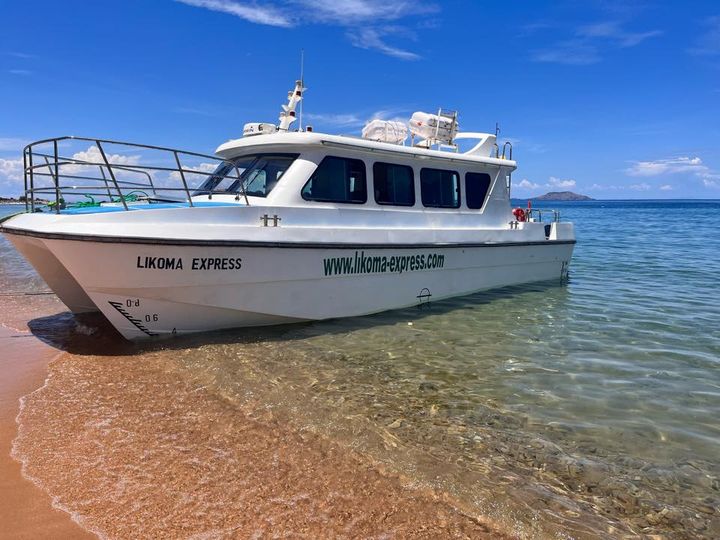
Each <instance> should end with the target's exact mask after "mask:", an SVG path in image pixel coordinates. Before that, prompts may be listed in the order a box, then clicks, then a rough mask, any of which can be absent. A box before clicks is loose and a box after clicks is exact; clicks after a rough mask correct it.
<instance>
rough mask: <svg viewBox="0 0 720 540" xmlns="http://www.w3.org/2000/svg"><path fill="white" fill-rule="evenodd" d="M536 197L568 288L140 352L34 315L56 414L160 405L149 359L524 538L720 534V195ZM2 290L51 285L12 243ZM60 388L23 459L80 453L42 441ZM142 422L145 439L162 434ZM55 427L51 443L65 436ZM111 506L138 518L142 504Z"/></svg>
mask: <svg viewBox="0 0 720 540" xmlns="http://www.w3.org/2000/svg"><path fill="white" fill-rule="evenodd" d="M536 206H537V205H536ZM543 206H545V207H547V208H551V207H552V208H559V209H560V210H561V214H562V218H563V220H567V221H573V222H574V223H575V227H576V233H577V238H578V243H577V246H576V250H575V253H574V257H573V260H572V263H571V267H570V277H569V280H568V282H567V283H560V282H558V283H544V284H541V285H533V286H527V287H516V288H511V289H505V290H500V291H495V292H489V293H481V294H476V295H473V296H470V297H465V298H460V299H454V300H451V301H446V302H438V303H435V304H432V305H431V306H430V307H424V308H423V309H420V308H412V309H407V310H400V311H394V312H390V313H384V314H379V315H374V316H369V317H362V318H355V319H345V320H337V321H327V322H319V323H312V324H303V325H294V326H288V327H281V328H272V329H263V330H234V331H229V332H219V333H214V334H211V335H206V336H202V337H189V338H182V339H178V340H177V341H175V342H172V343H170V344H168V343H164V344H161V345H154V346H143V347H139V346H130V345H127V344H125V343H123V342H122V341H120V340H119V338H114V337H112V336H108V335H105V334H103V335H102V336H101V337H97V339H95V338H94V337H92V336H91V337H88V336H85V335H84V334H87V333H89V331H88V332H86V331H85V330H87V324H90V326H92V323H85V324H83V325H79V326H78V325H77V324H75V323H74V322H73V321H72V318H71V317H69V316H67V315H63V314H58V315H55V316H51V317H42V318H38V320H36V321H33V322H32V323H31V327H33V328H34V332H35V333H36V334H38V335H40V336H41V337H42V338H43V339H45V340H46V341H50V342H53V343H55V344H56V345H57V346H58V347H59V348H64V349H69V350H70V351H71V352H72V353H74V354H68V355H66V357H64V358H61V359H60V360H59V361H57V362H56V363H55V365H54V366H53V376H52V377H51V381H50V382H49V383H48V386H50V387H52V385H53V384H55V385H61V386H63V388H62V392H61V395H62V396H63V401H64V402H67V403H69V404H70V405H63V407H74V409H73V410H69V409H68V410H64V414H67V415H71V416H72V415H75V417H78V418H84V420H83V421H84V422H85V424H87V423H88V422H90V421H91V420H92V421H96V422H102V421H103V418H102V417H101V416H97V415H98V414H100V413H99V412H98V411H99V408H98V405H97V404H98V403H99V402H105V401H108V400H109V401H112V402H114V403H121V402H123V400H128V401H130V400H132V402H133V403H135V404H136V408H139V409H140V410H142V408H143V407H146V408H152V403H153V400H154V399H156V396H155V395H153V394H152V393H148V394H147V395H145V394H144V393H142V392H139V391H137V389H135V390H133V391H132V392H131V390H130V389H129V388H130V387H129V386H128V385H127V384H125V382H126V381H127V379H128V378H132V376H133V365H139V363H140V362H143V363H144V366H145V367H144V368H143V369H148V368H147V366H149V365H153V366H155V368H156V369H158V370H160V371H163V372H173V373H177V374H181V375H182V377H183V380H185V381H188V383H189V384H190V386H187V385H186V386H181V387H178V392H187V388H191V387H192V388H203V391H206V392H210V393H212V394H213V395H216V396H219V397H221V398H222V400H223V401H224V402H225V403H227V404H229V406H230V407H237V409H238V410H244V411H247V410H249V409H248V408H251V409H252V410H253V411H255V413H258V411H270V412H272V414H273V415H274V416H275V417H276V418H281V419H282V420H283V422H286V423H287V424H288V425H292V426H294V427H295V428H296V429H298V430H301V431H302V430H306V431H308V432H312V433H314V434H317V435H318V436H322V437H325V438H328V439H330V440H332V441H334V442H336V443H337V444H339V445H341V446H344V447H347V448H351V449H353V451H355V452H357V453H358V454H359V455H362V456H365V457H367V459H369V460H372V462H373V463H377V464H381V465H382V466H383V467H385V468H386V469H388V470H391V471H396V472H398V473H401V474H402V475H403V477H404V478H407V479H409V481H410V482H413V483H416V484H417V485H420V486H429V487H432V488H433V489H436V490H439V491H441V492H444V493H447V494H449V496H451V497H453V498H454V499H455V500H457V501H459V504H461V505H462V506H463V507H464V508H466V509H469V511H470V512H477V513H478V514H484V515H489V516H491V517H493V518H494V519H495V520H497V522H499V523H501V524H503V526H504V527H506V528H507V529H508V530H509V531H511V532H513V533H516V534H518V535H520V536H525V537H542V536H548V535H550V536H559V537H588V538H591V537H614V536H617V537H621V536H623V535H627V534H658V535H672V536H674V537H678V538H701V537H705V538H714V537H719V536H720V508H719V507H720V291H719V289H718V285H719V284H720V278H719V276H718V270H717V265H716V262H715V261H716V258H717V256H718V253H720V225H718V223H717V221H715V220H714V219H713V216H714V215H716V214H717V213H718V211H720V201H642V202H632V201H627V202H623V201H612V202H607V201H593V202H583V203H546V204H545V205H543ZM9 210H10V209H9V208H8V207H2V208H0V211H2V212H5V213H7V212H8V211H9ZM0 285H1V286H2V288H3V290H5V291H7V293H9V294H10V293H11V294H20V293H23V292H32V291H37V290H44V289H45V286H44V284H43V283H42V281H41V280H40V279H39V278H37V276H36V275H35V274H34V272H33V271H32V269H30V268H29V266H28V265H27V264H26V263H25V262H24V261H23V260H22V259H21V258H20V257H19V256H18V255H17V254H16V253H15V252H14V250H13V249H12V248H11V246H10V245H9V243H8V242H7V241H6V240H5V239H2V240H0ZM78 328H79V329H80V331H78ZM109 351H112V352H109ZM117 358H121V360H117ZM98 366H101V367H102V369H99V368H98ZM158 372H159V371H158ZM93 377H95V378H98V377H102V378H103V381H104V382H103V384H102V385H100V384H97V385H95V386H93V385H92V384H91V382H92V379H93ZM140 377H141V375H140V374H138V380H139V378H140ZM53 379H54V380H55V382H54V383H53V382H52V380H53ZM192 385H195V386H192ZM56 390H57V389H56ZM58 395H59V394H58V393H52V392H45V393H43V392H40V393H36V394H34V395H33V396H31V398H29V399H27V400H26V401H25V407H24V410H23V414H21V416H20V425H21V429H20V436H19V438H18V441H17V443H16V453H17V455H18V457H19V458H20V459H23V460H24V461H25V462H26V465H27V466H28V467H29V468H30V469H32V464H33V461H34V460H35V461H36V462H37V463H41V462H43V460H45V461H44V463H47V462H48V461H49V460H55V461H57V462H62V463H65V464H66V468H67V467H72V466H71V465H67V464H68V463H70V464H72V463H76V462H77V463H80V462H82V456H81V455H80V454H78V452H79V450H78V448H77V446H71V447H70V448H68V447H67V446H63V445H61V444H55V445H54V446H52V445H49V444H47V442H45V443H44V442H43V430H42V429H41V428H42V426H43V422H52V421H53V420H52V416H53V415H57V410H58V403H57V401H56V400H57V396H58ZM53 396H54V398H53V399H51V397H53ZM177 397H178V399H181V397H182V398H183V399H184V398H188V397H189V396H177ZM157 399H159V398H157ZM197 414H200V415H201V414H202V411H197ZM258 414H259V413H258ZM94 415H95V416H94ZM138 418H139V419H138V422H137V424H136V425H135V427H134V428H133V429H137V430H138V433H139V432H142V430H150V431H151V430H153V429H159V428H157V426H153V423H152V422H153V421H152V418H151V417H148V418H147V419H146V420H143V418H142V416H139V417H138ZM143 422H145V424H146V425H145V424H143ZM24 423H26V425H27V428H26V429H23V425H24ZM85 424H83V425H85ZM53 426H54V429H55V435H54V436H53V439H52V440H55V441H57V440H62V436H63V430H65V429H70V428H69V427H67V428H66V427H65V424H64V423H63V422H62V421H59V420H58V421H57V423H56V424H53ZM57 432H59V434H58V433H57ZM169 435H171V434H169ZM56 437H60V439H57V438H56ZM95 443H96V444H97V445H100V446H102V445H109V444H110V443H109V442H108V441H107V440H105V439H103V438H98V439H97V440H96V441H95ZM115 444H116V447H115V450H112V449H109V447H108V448H106V449H105V451H106V452H114V451H116V449H117V448H120V447H122V445H121V446H120V447H118V446H117V444H119V443H117V441H116V442H115ZM123 444H126V445H129V446H128V448H129V447H130V446H132V441H130V442H127V441H126V442H125V443H123ZM43 445H44V446H43ZM38 446H40V447H42V450H43V453H42V455H38V451H37V448H38ZM73 452H74V453H73ZM37 468H38V469H40V467H37ZM136 469H137V468H136ZM123 470H126V471H131V469H123ZM116 473H117V471H116ZM58 474H60V473H58ZM63 474H64V473H63ZM98 474H101V473H98ZM126 474H127V475H128V477H127V478H126V479H125V480H124V482H125V485H126V489H127V490H129V491H128V493H129V496H130V495H132V493H133V489H132V488H131V487H127V486H138V487H137V489H138V490H140V487H139V486H140V485H142V484H143V482H147V479H146V480H144V481H143V480H142V476H143V471H142V469H141V468H140V469H139V470H136V472H135V473H132V472H127V473H126ZM35 476H42V474H41V472H38V473H37V474H36V475H35ZM68 478H69V477H68ZM97 482H98V483H101V482H102V480H100V479H98V480H97ZM39 483H40V484H41V485H43V486H44V487H45V488H46V489H48V490H49V491H50V492H51V494H53V495H54V496H56V497H58V498H59V499H60V500H61V501H62V505H63V506H64V507H67V508H71V509H72V510H73V511H74V512H76V513H77V514H78V515H79V516H80V517H81V518H82V517H83V516H85V517H87V519H88V520H92V518H93V515H92V514H93V512H97V510H95V509H92V508H91V506H82V505H80V504H79V503H78V502H77V501H78V500H79V499H80V498H83V499H84V500H86V501H87V500H88V498H89V497H90V495H88V492H84V493H83V494H82V495H80V494H77V493H73V490H72V487H71V485H70V482H69V481H68V482H63V481H62V480H58V479H57V478H56V479H55V480H51V479H49V478H47V479H45V480H43V479H42V478H40V480H39ZM91 488H92V486H90V487H89V488H88V490H89V492H92V489H91ZM93 496H94V497H100V496H101V494H98V493H97V490H95V494H94V495H93ZM73 497H75V499H73ZM90 498H92V497H90ZM73 501H75V502H76V503H77V504H76V505H75V506H73ZM207 504H208V505H211V504H212V501H209V502H208V503H207ZM208 508H209V507H208ZM208 508H206V509H205V510H206V511H209V510H208ZM83 512H85V514H83ZM104 512H106V513H110V514H112V509H106V510H104ZM143 516H144V519H145V520H147V515H145V514H143ZM95 517H96V518H97V516H95ZM116 517H118V519H119V518H120V517H122V519H123V520H125V521H126V522H128V523H130V524H133V514H132V512H130V513H126V514H124V515H123V516H116ZM105 519H109V518H107V516H105ZM198 519H201V518H198ZM94 523H96V525H95V526H96V528H97V529H98V530H103V529H102V526H101V525H97V523H102V520H99V518H98V520H96V521H95V522H94ZM142 523H143V522H142V521H137V522H136V523H135V525H136V526H137V527H142ZM108 530H110V529H108ZM135 530H138V529H135Z"/></svg>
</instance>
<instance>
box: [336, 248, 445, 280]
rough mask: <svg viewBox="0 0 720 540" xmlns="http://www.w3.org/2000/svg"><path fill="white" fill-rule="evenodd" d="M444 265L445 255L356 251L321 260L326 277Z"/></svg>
mask: <svg viewBox="0 0 720 540" xmlns="http://www.w3.org/2000/svg"><path fill="white" fill-rule="evenodd" d="M444 265H445V255H439V254H437V253H425V254H422V255H365V252H364V251H356V252H355V255H354V256H352V257H328V258H326V259H323V266H324V270H325V275H326V276H335V275H348V274H376V273H383V272H391V273H398V274H402V273H403V272H408V271H409V272H415V271H417V270H432V269H435V268H442V267H443V266H444Z"/></svg>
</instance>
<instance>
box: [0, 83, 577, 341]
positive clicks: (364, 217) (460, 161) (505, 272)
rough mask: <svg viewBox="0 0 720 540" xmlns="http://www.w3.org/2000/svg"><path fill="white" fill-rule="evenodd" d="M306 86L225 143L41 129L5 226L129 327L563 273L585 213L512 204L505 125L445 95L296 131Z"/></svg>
mask: <svg viewBox="0 0 720 540" xmlns="http://www.w3.org/2000/svg"><path fill="white" fill-rule="evenodd" d="M304 91H305V88H304V86H303V84H302V82H301V81H298V82H297V83H296V85H295V88H294V90H292V91H291V92H290V93H289V97H288V102H287V104H286V105H284V106H283V111H282V113H281V114H280V118H279V123H278V124H273V123H249V124H246V125H245V126H244V129H243V136H242V137H240V138H238V139H235V140H230V141H228V142H225V143H223V144H221V145H220V146H219V147H218V148H217V150H216V152H215V154H214V155H209V154H208V155H206V154H202V153H195V152H187V151H181V150H178V149H174V148H170V147H161V146H152V145H144V144H135V143H129V142H122V141H114V140H109V139H97V138H87V137H67V136H66V137H57V138H51V139H45V140H42V141H37V142H33V143H31V144H29V145H28V146H27V147H26V148H25V149H24V153H23V156H24V171H25V200H26V208H25V212H22V213H20V214H16V215H14V216H11V217H8V218H6V219H5V220H4V221H3V222H2V224H1V225H0V227H2V232H3V233H4V234H5V235H6V236H7V237H8V238H9V239H10V240H11V241H12V243H13V244H14V245H15V247H16V248H17V249H18V251H19V252H20V253H22V254H23V255H24V257H25V258H26V259H27V260H28V261H29V262H30V263H31V264H32V265H33V266H34V267H35V269H36V270H37V271H38V273H39V274H40V275H41V276H42V277H43V279H44V280H45V281H46V282H47V284H48V286H49V287H50V288H51V289H52V290H53V291H54V292H55V293H56V294H57V296H58V297H59V298H60V300H62V301H63V302H64V303H65V304H66V305H67V307H68V308H69V309H70V311H71V312H73V313H76V314H77V313H85V312H93V311H99V312H101V313H102V314H103V315H104V316H105V317H106V318H107V320H108V321H109V322H110V323H111V324H112V325H113V326H114V327H115V328H116V329H117V330H118V332H119V333H120V334H122V336H124V337H125V338H127V339H130V340H135V339H148V338H155V337H158V336H163V335H174V334H185V333H191V332H205V331H211V330H217V329H224V328H234V327H251V326H261V325H276V324H284V323H294V322H300V321H316V320H323V319H331V318H339V317H355V316H362V315H368V314H372V313H377V312H382V311H386V310H392V309H398V308H405V307H408V306H413V305H424V304H427V303H429V302H431V301H433V302H434V301H437V300H441V299H445V298H450V297H455V296H461V295H468V294H471V293H475V292H477V291H482V290H488V289H493V288H499V287H506V286H511V285H517V284H524V283H531V282H540V281H546V280H555V279H560V278H563V277H564V276H566V275H567V272H568V265H569V263H570V260H571V257H572V252H573V248H574V244H575V234H574V229H573V225H572V223H568V222H564V221H561V220H560V216H559V213H557V212H553V213H551V214H550V213H548V211H546V212H545V217H546V218H547V217H548V216H549V217H550V219H543V216H541V215H540V214H539V213H538V212H537V211H536V210H532V209H523V208H515V209H513V208H512V207H511V201H510V193H511V178H512V173H513V171H514V170H515V169H516V167H517V163H516V161H515V160H513V157H512V145H511V144H510V143H509V142H508V143H505V144H504V145H503V146H502V149H501V148H500V146H499V144H498V141H497V132H496V133H495V134H492V133H476V132H461V131H460V130H459V127H458V115H457V113H456V112H453V111H446V110H443V109H440V110H438V111H437V113H432V114H431V113H423V112H418V113H415V114H413V116H412V118H411V119H410V122H408V123H404V122H398V121H392V122H391V121H383V120H374V121H371V122H369V123H368V124H367V125H366V126H365V129H363V136H362V137H352V136H343V135H331V134H324V133H319V132H316V131H314V130H313V129H312V127H311V126H306V127H304V128H303V127H302V123H300V127H299V128H298V129H294V130H293V129H291V125H292V123H293V122H295V121H296V120H299V119H300V118H299V117H298V116H297V114H296V111H297V106H298V103H299V102H300V100H301V99H302V97H303V92H304ZM468 143H469V144H468ZM462 145H466V146H468V147H469V148H467V149H464V150H462V151H461V149H460V147H461V146H462ZM78 148H79V150H77V151H75V150H74V149H78ZM38 198H45V199H49V200H51V202H50V203H49V204H48V205H46V206H40V205H38V204H37V203H36V202H35V201H36V199H38Z"/></svg>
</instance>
